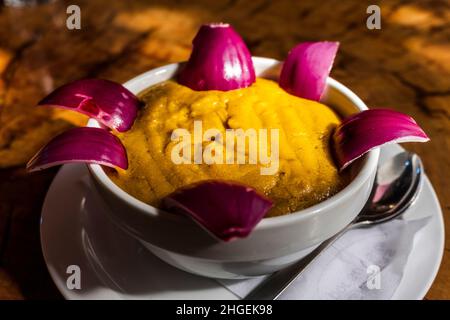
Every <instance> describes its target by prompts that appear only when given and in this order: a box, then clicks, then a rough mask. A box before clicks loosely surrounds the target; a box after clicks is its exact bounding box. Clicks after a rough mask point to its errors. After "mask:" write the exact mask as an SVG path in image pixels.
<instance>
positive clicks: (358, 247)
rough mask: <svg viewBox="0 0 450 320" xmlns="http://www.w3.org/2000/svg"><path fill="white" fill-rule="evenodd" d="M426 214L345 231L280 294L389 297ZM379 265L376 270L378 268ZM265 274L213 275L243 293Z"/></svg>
mask: <svg viewBox="0 0 450 320" xmlns="http://www.w3.org/2000/svg"><path fill="white" fill-rule="evenodd" d="M429 220H430V217H426V218H421V219H416V220H403V219H396V220H393V221H390V222H388V223H384V224H380V225H377V226H373V227H370V228H364V229H354V230H350V231H348V232H347V233H345V234H344V235H343V236H342V237H341V238H340V239H338V240H337V241H336V242H335V243H334V244H333V245H332V246H331V247H329V248H328V249H327V250H325V251H324V252H323V253H322V254H321V255H320V256H319V257H318V258H317V259H316V260H315V261H314V262H313V263H312V264H311V265H310V266H309V267H308V269H307V270H306V271H305V272H304V273H303V275H302V276H300V277H299V278H298V279H296V280H295V281H294V283H293V284H291V286H290V287H289V288H288V289H287V290H286V291H285V292H284V293H283V294H282V295H281V296H280V299H325V300H330V299H333V300H334V299H390V298H392V296H393V295H394V293H395V290H396V289H397V287H398V285H399V283H400V280H401V279H402V276H403V270H404V267H405V265H406V262H407V260H408V257H409V254H410V252H411V249H412V247H413V240H414V237H415V235H416V233H417V231H419V230H420V229H421V228H422V227H424V226H425V225H426V224H427V222H428V221H429ZM377 271H379V272H377ZM264 278H265V277H258V278H253V279H247V280H218V281H219V283H221V284H222V285H223V286H225V287H226V288H227V289H228V290H230V291H231V292H233V293H234V294H236V295H237V296H238V297H240V298H242V297H244V296H246V295H247V294H248V293H249V292H250V291H251V290H252V289H253V288H254V287H256V286H257V285H258V284H259V283H260V282H261V281H263V280H264Z"/></svg>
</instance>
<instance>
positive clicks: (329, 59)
mask: <svg viewBox="0 0 450 320" xmlns="http://www.w3.org/2000/svg"><path fill="white" fill-rule="evenodd" d="M338 48H339V42H328V41H322V42H304V43H300V44H299V45H297V46H296V47H294V48H293V49H292V50H291V51H290V52H289V54H288V56H287V58H286V60H285V61H284V63H283V68H282V70H281V75H280V79H279V84H280V87H282V88H283V89H284V90H285V91H286V92H289V93H290V94H292V95H294V96H297V97H300V98H305V99H309V100H314V101H319V100H320V98H321V97H322V94H323V92H324V90H325V86H326V81H327V78H328V75H329V74H330V72H331V68H332V67H333V61H334V58H335V56H336V53H337V50H338Z"/></svg>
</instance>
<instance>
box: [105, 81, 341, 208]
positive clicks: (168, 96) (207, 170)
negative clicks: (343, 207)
mask: <svg viewBox="0 0 450 320" xmlns="http://www.w3.org/2000/svg"><path fill="white" fill-rule="evenodd" d="M140 98H141V100H143V101H144V103H145V106H144V107H143V109H142V110H141V111H140V114H139V116H138V118H137V119H136V122H135V123H134V125H133V127H132V129H131V130H129V131H128V132H125V133H118V134H117V136H118V137H119V138H120V139H121V141H122V142H123V144H124V145H125V147H126V150H127V153H128V158H129V168H128V170H126V171H125V170H120V169H119V171H117V172H110V173H109V175H110V177H111V178H112V179H113V181H114V182H115V183H116V184H117V185H119V186H120V187H121V188H122V189H124V190H125V191H127V192H128V193H130V194H131V195H133V196H134V197H136V198H138V199H140V200H142V201H144V202H146V203H149V204H151V205H154V206H159V205H160V200H161V199H162V198H163V197H164V196H166V195H167V194H169V193H171V192H173V191H175V190H176V189H177V188H179V187H182V186H186V185H188V184H191V183H194V182H198V181H202V180H208V179H223V180H234V181H238V182H241V183H243V184H245V185H248V186H251V187H253V188H255V189H256V190H258V191H259V192H261V193H264V194H265V195H266V196H268V197H269V198H270V199H272V200H273V201H274V204H275V205H274V208H272V210H271V211H270V212H269V214H268V216H275V215H281V214H286V213H290V212H294V211H297V210H299V209H303V208H306V207H309V206H311V205H313V204H316V203H318V202H320V201H322V200H324V199H326V198H327V197H329V196H331V195H333V194H334V193H336V192H337V191H339V190H340V189H341V188H343V187H344V186H345V184H346V180H347V179H346V177H344V176H341V175H340V174H339V173H338V171H337V169H336V167H335V165H334V163H333V160H332V157H331V154H330V152H329V138H330V133H331V131H332V129H333V128H334V127H335V126H336V125H337V124H338V123H339V122H340V120H339V118H338V116H337V115H336V114H335V113H334V112H333V111H332V110H331V109H330V108H328V107H327V106H325V105H323V104H320V103H317V102H314V101H310V100H305V99H301V98H298V97H295V96H292V95H290V94H288V93H286V92H285V91H284V90H282V89H281V88H280V87H279V86H278V84H277V83H275V82H273V81H270V80H265V79H257V81H256V82H255V83H254V84H253V85H252V86H250V87H248V88H245V89H238V90H232V91H228V92H221V91H193V90H191V89H189V88H187V87H185V86H182V85H179V84H177V83H176V82H174V81H167V82H164V83H162V84H159V85H156V86H153V87H151V88H149V89H147V90H146V91H144V92H143V93H141V94H140ZM194 121H202V125H203V131H205V130H207V129H209V128H216V129H219V130H220V131H221V132H223V133H224V132H225V130H226V129H238V128H241V129H244V130H246V129H249V128H252V129H255V130H259V129H262V128H266V129H275V128H276V129H278V130H279V163H278V167H277V168H278V170H276V172H275V174H271V175H261V170H260V169H261V166H263V165H262V164H260V163H257V164H248V163H245V164H236V163H234V164H206V163H204V162H203V163H201V164H195V163H191V164H175V163H174V162H173V161H172V158H171V151H172V148H174V146H175V145H176V142H175V141H172V139H171V135H172V133H173V131H174V130H175V129H177V128H185V129H187V130H189V132H192V133H193V128H194ZM224 136H225V133H224ZM203 144H205V142H203ZM269 147H270V144H269ZM247 151H248V149H247Z"/></svg>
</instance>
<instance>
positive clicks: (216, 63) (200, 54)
mask: <svg viewBox="0 0 450 320" xmlns="http://www.w3.org/2000/svg"><path fill="white" fill-rule="evenodd" d="M192 44H193V49H192V53H191V56H190V58H189V60H188V61H187V63H186V65H185V66H184V68H183V69H182V70H181V71H180V73H179V75H178V82H179V83H180V84H182V85H185V86H187V87H189V88H191V89H192V90H197V91H206V90H220V91H229V90H234V89H239V88H246V87H248V86H250V85H251V84H252V83H254V82H255V69H254V66H253V61H252V57H251V54H250V52H249V50H248V48H247V46H246V45H245V43H244V41H243V40H242V38H241V37H240V36H239V34H238V33H236V31H234V29H233V28H232V27H231V26H230V25H229V24H206V25H203V26H201V28H200V30H199V31H198V33H197V35H196V36H195V38H194V41H193V42H192Z"/></svg>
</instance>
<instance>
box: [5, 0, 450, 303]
mask: <svg viewBox="0 0 450 320" xmlns="http://www.w3.org/2000/svg"><path fill="white" fill-rule="evenodd" d="M70 4H77V5H79V6H80V8H81V27H82V28H81V30H71V31H70V30H68V29H67V28H66V26H65V23H66V18H67V14H66V8H67V6H68V5H70ZM370 4H373V1H362V0H353V1H339V0H328V1H315V0H308V1H306V0H302V1H264V0H254V1H243V0H220V1H219V0H216V1H206V0H204V1H194V0H187V1H172V0H170V1H107V0H90V1H87V0H85V1H75V0H70V1H58V0H56V1H54V2H52V3H49V4H46V5H40V6H37V7H31V8H8V7H0V299H24V298H41V299H42V298H45V299H53V298H56V299H58V298H61V296H60V294H59V293H58V291H57V290H56V289H55V287H54V285H53V283H52V281H51V279H50V277H49V275H48V272H47V270H46V267H45V264H44V262H43V259H42V254H41V249H40V243H39V217H40V209H41V205H42V201H43V199H44V196H45V193H46V191H47V188H48V186H49V184H50V183H51V180H52V178H53V176H54V174H55V173H56V170H50V171H46V172H42V173H36V174H31V175H28V174H26V172H25V170H24V163H25V162H26V161H27V160H28V159H29V158H30V157H31V156H32V154H33V153H34V152H35V151H36V150H37V148H39V147H40V146H42V145H43V144H44V143H45V142H46V141H47V140H48V139H49V138H51V137H52V136H54V135H55V134H56V133H58V132H61V131H62V130H65V129H67V128H69V127H70V126H72V125H73V124H77V123H80V122H82V121H83V118H82V117H77V116H73V115H72V114H70V113H69V112H62V111H56V110H49V109H45V108H35V104H36V102H37V101H38V100H39V99H41V98H42V97H43V96H45V95H46V94H47V93H49V92H50V91H51V90H52V89H54V88H55V87H57V86H60V85H61V84H64V83H66V82H69V81H72V80H75V79H78V78H82V77H88V76H89V77H102V78H107V79H111V80H115V81H118V82H123V81H125V80H127V79H130V78H132V77H134V76H135V75H137V74H139V73H141V72H144V71H146V70H149V69H151V68H154V67H157V66H160V65H163V64H166V63H167V62H173V61H180V60H185V59H186V58H187V57H188V55H189V52H190V45H191V43H190V42H191V39H192V37H193V36H194V34H195V33H196V31H197V29H198V27H199V25H200V24H201V23H204V22H212V21H224V22H229V23H231V24H233V26H234V27H235V28H236V30H237V31H238V32H239V33H241V35H242V36H243V37H244V38H245V40H246V42H247V44H248V46H249V47H250V49H251V51H252V53H253V54H254V55H259V56H267V57H272V58H277V59H283V58H284V57H285V55H286V53H287V52H288V50H289V49H290V48H291V47H292V46H294V45H295V44H296V43H298V42H301V41H305V40H338V41H340V42H341V48H340V51H339V53H338V57H337V60H336V63H335V67H334V69H333V72H332V76H333V77H334V78H336V79H338V80H339V81H341V82H343V83H344V84H345V85H347V86H348V87H350V88H351V89H352V90H354V91H355V92H356V93H357V94H358V95H359V96H360V97H361V98H362V99H363V100H364V101H365V102H366V103H367V104H368V105H369V106H379V107H381V106H383V107H388V108H394V109H397V110H401V111H403V112H406V113H408V114H410V115H412V116H413V117H414V118H415V119H416V120H417V121H418V122H419V123H420V125H421V126H422V127H423V128H424V129H425V131H426V132H427V133H428V134H429V136H430V137H431V139H432V140H431V142H430V143H427V144H408V145H406V148H407V149H410V150H413V151H415V152H417V153H418V154H419V155H420V156H421V157H422V158H423V160H424V163H425V168H426V171H427V174H428V176H429V177H430V179H431V181H432V183H433V185H434V187H435V188H436V192H437V193H438V196H439V199H440V202H441V206H442V209H443V211H444V215H445V218H446V226H447V230H449V227H450V225H449V221H450V183H449V172H450V161H449V159H448V157H449V153H450V147H449V141H450V126H449V124H450V105H449V104H450V3H449V1H439V0H433V1H431V0H430V1H423V0H422V1H401V0H389V1H377V3H376V4H378V5H380V7H381V10H382V28H381V30H368V29H367V28H366V18H367V14H366V8H367V6H368V5H370ZM449 241H450V236H447V241H446V249H445V255H444V259H443V263H442V265H441V269H440V272H439V274H438V277H437V279H436V281H435V282H434V285H433V287H432V288H431V290H430V291H429V292H428V294H427V298H428V299H449V298H450V269H449V267H450V252H449V249H450V242H449Z"/></svg>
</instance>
